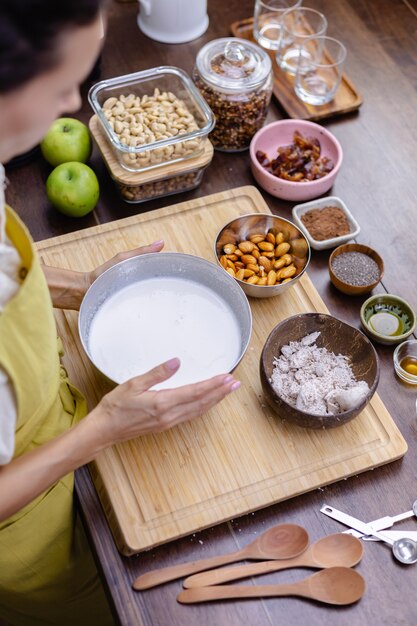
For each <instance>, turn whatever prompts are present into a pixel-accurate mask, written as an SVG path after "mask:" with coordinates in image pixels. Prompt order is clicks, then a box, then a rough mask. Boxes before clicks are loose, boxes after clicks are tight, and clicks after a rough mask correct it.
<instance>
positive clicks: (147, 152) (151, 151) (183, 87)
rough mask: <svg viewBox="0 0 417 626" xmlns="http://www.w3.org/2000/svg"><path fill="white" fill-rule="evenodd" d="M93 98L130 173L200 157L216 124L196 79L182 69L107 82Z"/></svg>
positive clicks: (93, 91) (160, 69) (92, 91)
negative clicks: (196, 84) (194, 80)
mask: <svg viewBox="0 0 417 626" xmlns="http://www.w3.org/2000/svg"><path fill="white" fill-rule="evenodd" d="M88 99H89V102H90V104H91V106H92V108H93V110H94V112H95V113H96V115H97V118H98V121H99V123H100V125H101V128H102V130H103V131H104V133H105V135H106V137H107V139H108V142H109V145H110V147H111V149H112V150H113V152H114V155H115V156H116V158H117V159H118V161H119V163H120V165H121V166H122V167H123V169H124V170H127V171H129V172H144V171H147V170H153V169H158V168H163V167H165V165H168V164H171V163H179V162H182V161H186V160H192V159H194V158H198V157H199V156H200V155H202V154H203V151H204V146H205V141H206V140H207V137H208V134H209V132H210V131H211V130H212V128H213V126H214V122H215V120H214V116H213V113H212V112H211V110H210V108H209V106H208V105H207V103H206V102H205V100H204V99H203V98H202V96H201V94H200V92H199V91H198V89H197V88H196V86H195V85H194V83H193V81H192V80H191V78H190V77H189V76H188V74H186V72H184V71H183V70H181V69H180V68H177V67H171V66H159V67H155V68H151V69H148V70H143V71H141V72H135V73H133V74H127V75H125V76H117V77H115V78H111V79H108V80H104V81H101V82H99V83H97V84H95V85H93V87H92V88H91V89H90V91H89V94H88ZM189 169H191V167H190V168H189Z"/></svg>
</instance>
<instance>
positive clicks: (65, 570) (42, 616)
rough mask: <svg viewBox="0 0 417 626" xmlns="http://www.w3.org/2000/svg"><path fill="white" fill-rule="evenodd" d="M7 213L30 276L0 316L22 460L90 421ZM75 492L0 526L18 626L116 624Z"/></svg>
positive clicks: (3, 566) (3, 569) (0, 586)
mask: <svg viewBox="0 0 417 626" xmlns="http://www.w3.org/2000/svg"><path fill="white" fill-rule="evenodd" d="M6 211H7V223H6V232H7V234H8V236H9V238H10V240H11V241H12V242H13V244H14V245H15V247H16V248H17V250H18V252H19V254H20V257H21V260H22V266H23V272H24V273H26V272H27V274H26V277H25V279H24V281H23V283H22V285H21V287H20V289H19V291H18V293H17V295H16V296H15V297H14V298H12V300H11V301H10V302H9V303H8V304H7V305H6V306H5V308H4V311H3V313H2V314H0V365H1V367H2V368H3V369H4V370H5V371H6V372H7V373H8V375H9V377H10V380H11V381H12V384H13V387H14V391H15V396H16V401H17V425H16V438H15V456H20V455H22V454H24V453H25V452H27V451H29V450H31V449H32V448H35V447H37V446H40V445H42V444H43V443H45V442H47V441H49V440H50V439H52V438H53V437H55V436H57V435H59V434H60V433H62V432H64V431H65V430H67V429H68V428H70V426H71V425H72V424H74V423H75V422H76V421H77V420H79V419H81V418H82V417H84V416H85V414H86V404H85V400H84V399H83V397H82V396H81V394H80V393H79V392H78V391H77V390H76V389H75V388H74V387H72V386H71V385H70V384H69V383H68V381H67V379H66V373H65V370H64V369H63V368H62V367H61V366H60V361H59V354H58V348H57V337H56V327H55V321H54V316H53V310H52V305H51V299H50V295H49V290H48V286H47V284H46V280H45V277H44V275H43V272H42V269H41V266H40V263H39V260H38V257H37V254H36V252H35V250H34V247H33V244H32V241H31V238H30V235H29V234H28V232H27V230H26V228H25V227H24V225H23V224H22V223H21V222H20V220H19V219H18V217H17V216H16V215H15V214H14V213H13V212H12V211H11V210H10V209H6ZM28 480H30V476H28ZM73 488H74V475H73V474H72V473H71V474H68V475H67V476H64V478H62V479H61V480H60V481H58V482H57V483H56V484H55V485H53V486H52V487H51V488H50V489H48V490H47V491H46V492H45V493H43V494H41V495H40V496H39V497H37V498H36V499H35V500H33V501H32V502H31V503H30V504H28V505H27V506H26V507H24V508H23V509H22V510H20V511H18V512H17V513H16V514H15V515H13V516H12V517H10V518H9V519H7V520H5V521H4V522H2V523H0V617H2V618H3V619H6V620H7V621H10V622H11V624H13V626H46V625H47V624H48V625H54V626H66V625H68V626H74V625H75V626H84V625H85V626H96V625H97V626H106V625H110V624H114V622H113V620H112V618H111V615H110V610H109V608H108V605H107V602H106V600H105V596H104V593H103V590H102V587H101V585H100V581H99V579H98V576H97V571H96V568H95V565H94V562H93V559H92V556H91V552H90V550H89V548H88V544H87V540H86V538H85V535H84V533H83V530H82V526H81V523H80V522H79V519H78V517H77V514H76V511H75V510H74V502H73Z"/></svg>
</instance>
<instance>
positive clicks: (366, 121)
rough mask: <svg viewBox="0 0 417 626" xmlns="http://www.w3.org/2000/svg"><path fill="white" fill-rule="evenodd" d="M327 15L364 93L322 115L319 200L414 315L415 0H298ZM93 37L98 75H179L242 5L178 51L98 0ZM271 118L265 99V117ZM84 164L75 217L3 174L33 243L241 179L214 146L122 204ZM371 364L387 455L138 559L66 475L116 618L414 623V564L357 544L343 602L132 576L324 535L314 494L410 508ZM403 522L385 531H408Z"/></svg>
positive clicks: (233, 1)
mask: <svg viewBox="0 0 417 626" xmlns="http://www.w3.org/2000/svg"><path fill="white" fill-rule="evenodd" d="M308 6H311V7H313V8H315V9H318V10H320V11H322V12H323V13H324V14H325V15H326V17H327V19H328V22H329V27H328V34H329V35H331V36H334V37H336V38H338V39H340V40H342V41H343V42H344V43H345V44H346V46H347V49H348V58H347V66H346V73H347V74H348V76H349V77H350V78H351V79H352V81H353V82H354V84H355V86H356V87H357V89H358V90H359V92H360V93H361V94H363V97H364V103H363V105H362V106H361V108H360V109H359V112H358V113H352V114H348V115H345V116H342V117H339V118H337V119H331V120H328V121H325V125H326V127H327V128H328V129H329V130H330V131H331V132H333V133H334V134H335V135H336V136H337V138H338V139H339V141H340V143H341V144H342V146H343V151H344V162H343V165H342V168H341V171H340V172H339V175H338V178H337V180H336V183H335V185H334V187H333V189H332V190H331V192H330V193H331V194H332V195H337V196H339V197H341V198H342V199H343V200H344V201H345V202H346V204H347V206H348V207H349V209H350V211H351V212H352V213H353V215H354V216H355V218H356V219H357V220H358V222H359V223H360V226H361V233H360V236H359V238H358V241H359V242H360V243H364V244H366V245H369V246H370V247H372V248H374V249H376V250H377V251H378V252H379V253H380V254H381V256H382V257H383V259H384V264H385V274H384V278H383V281H382V284H381V285H379V286H378V288H377V289H376V290H375V291H376V292H388V293H394V294H396V295H398V296H401V297H403V298H405V299H406V300H408V302H409V303H410V304H411V305H412V306H413V308H414V309H415V310H416V309H417V289H416V279H415V271H414V268H415V267H416V263H417V254H416V243H415V227H414V224H415V222H416V218H417V210H416V207H417V188H416V184H415V180H416V157H415V155H416V152H417V135H416V132H415V129H416V128H417V106H416V98H417V94H416V89H417V39H416V36H415V33H416V30H417V0H338V1H337V2H335V1H334V0H333V1H332V0H309V2H308ZM108 7H109V23H108V34H107V41H106V44H105V47H104V50H103V55H102V62H101V78H102V79H104V78H107V77H113V76H117V75H121V74H126V73H129V72H134V71H138V70H141V69H146V68H149V67H155V66H157V65H162V64H166V65H176V66H179V67H181V68H183V69H184V70H186V71H187V72H191V71H192V68H193V64H194V60H195V57H196V54H197V52H198V50H199V49H200V48H201V47H202V46H203V45H204V44H205V43H206V42H208V41H210V40H211V39H214V38H218V37H226V36H228V35H229V32H230V24H231V23H232V22H234V21H238V20H243V19H245V18H247V17H248V16H250V15H251V13H252V11H253V0H229V2H222V1H220V0H208V12H209V17H210V25H209V28H208V30H207V32H206V33H205V34H204V35H203V36H202V37H201V38H200V39H197V40H196V41H193V42H189V43H187V44H183V45H175V46H174V45H172V46H170V45H166V44H159V43H157V42H154V41H152V40H150V39H148V38H147V37H145V36H144V35H142V33H141V32H140V31H139V30H138V27H137V23H136V15H137V10H138V8H137V3H136V2H132V3H126V4H121V3H120V4H119V3H116V2H111V1H110V2H109V4H108ZM86 90H87V87H86V86H84V87H83V90H82V95H83V107H82V110H81V111H80V112H79V114H77V117H79V119H81V120H83V121H84V122H88V120H89V119H90V117H91V113H92V111H91V109H90V107H89V105H88V102H87V99H86ZM283 116H285V114H284V112H283V110H282V109H281V108H280V106H279V104H278V103H277V102H276V101H275V100H274V99H273V101H272V103H271V106H270V109H269V114H268V118H267V122H271V121H274V120H276V119H280V118H282V117H283ZM91 164H92V166H93V168H94V170H95V171H96V173H97V175H98V177H99V180H100V188H101V196H100V201H99V203H98V206H97V208H96V210H95V211H94V212H93V213H92V214H91V215H89V216H87V217H85V218H81V219H70V218H65V217H64V216H62V215H60V214H58V213H57V212H56V211H54V209H53V208H52V207H51V206H50V205H49V204H48V201H47V198H46V194H45V189H44V183H45V180H46V177H47V175H48V174H49V171H50V168H49V166H48V165H47V164H46V163H45V162H44V161H43V160H42V159H41V157H40V156H38V157H37V158H35V159H34V160H33V161H32V162H31V163H30V164H28V165H26V166H23V167H21V168H19V169H16V170H11V169H8V170H7V175H8V178H9V181H10V183H9V186H8V188H7V192H6V194H7V199H8V201H9V203H10V204H11V205H12V206H13V207H14V208H15V209H16V210H17V211H18V212H19V214H20V215H21V216H22V218H23V219H24V221H25V222H26V224H27V225H28V227H29V228H30V230H31V233H32V235H33V237H34V238H35V240H38V241H39V240H41V239H46V238H48V237H52V236H56V235H62V234H66V233H69V232H72V231H76V230H79V229H81V228H86V227H89V226H94V225H97V224H102V223H106V222H111V221H113V220H116V219H119V218H122V217H127V216H131V215H135V214H138V213H144V212H147V211H150V210H153V209H157V208H160V207H163V206H168V205H170V204H172V203H173V202H176V201H177V199H178V202H179V201H182V200H191V199H193V198H199V197H202V196H206V195H208V194H211V193H214V192H217V191H224V190H226V189H230V188H231V187H237V186H239V185H248V184H253V178H252V176H251V173H250V166H249V159H248V155H247V153H240V154H224V153H221V152H215V155H214V158H213V162H212V163H211V165H210V167H209V168H208V169H207V172H206V174H205V177H204V179H203V182H202V184H201V186H200V187H199V188H197V189H195V190H194V191H191V192H188V193H185V194H182V195H179V196H177V199H174V198H173V197H172V196H171V197H168V198H163V199H160V200H154V201H151V202H147V203H144V204H141V205H128V204H126V203H124V202H123V201H122V200H121V199H120V198H119V196H118V194H117V191H116V188H115V186H114V183H113V181H112V180H111V179H110V177H109V176H108V173H107V170H106V167H105V165H104V163H103V162H102V160H101V158H100V155H99V153H98V151H97V150H96V149H95V150H94V152H93V156H92V160H91ZM263 195H264V197H265V199H266V201H267V203H268V205H269V207H270V208H271V210H272V211H273V213H277V214H280V215H283V216H284V217H287V218H289V219H291V208H292V204H291V203H289V202H283V201H281V200H278V199H276V198H273V197H272V196H269V195H268V194H265V193H263ZM329 254H330V251H322V252H313V258H312V261H311V264H310V268H309V276H310V278H311V280H312V282H313V284H314V286H315V287H316V289H317V290H318V292H319V294H320V296H321V297H322V298H323V300H324V302H325V304H326V306H327V308H328V309H329V310H330V312H331V313H332V314H333V315H336V316H337V317H340V318H341V319H343V320H344V321H346V322H348V323H350V324H352V325H354V326H356V327H357V328H359V327H360V323H359V310H360V307H361V304H362V302H363V301H364V299H365V296H363V297H357V298H352V297H349V296H345V295H343V294H341V293H340V292H338V291H337V290H336V289H335V288H334V287H333V286H332V285H331V283H330V281H329V275H328V270H327V263H328V259H329ZM375 347H376V349H377V351H378V355H379V357H380V361H381V378H380V383H379V387H378V393H379V395H380V397H381V399H382V400H383V402H384V404H385V406H386V407H387V409H388V411H389V412H390V414H391V415H392V417H393V419H394V420H395V422H396V424H397V425H398V427H399V429H400V431H401V433H402V435H403V436H404V438H405V440H406V441H407V443H408V446H409V450H408V453H407V454H406V455H405V456H404V458H403V459H402V460H401V461H396V462H394V463H390V464H388V465H384V466H382V467H379V468H377V469H375V470H374V471H369V472H365V473H362V474H360V475H358V476H356V475H355V476H352V477H351V478H349V479H347V480H346V481H339V482H337V483H335V484H333V485H331V486H327V487H324V488H321V489H322V491H321V490H317V491H312V492H309V493H306V494H304V495H302V496H299V497H296V498H292V499H291V500H286V501H283V502H281V503H279V504H276V505H273V506H270V507H268V508H265V509H262V510H261V511H258V512H255V513H254V514H253V515H252V514H249V515H246V516H243V517H241V518H239V519H235V520H234V521H231V522H229V523H227V524H221V525H219V526H216V527H214V528H212V529H207V530H205V531H203V532H200V533H196V534H195V536H193V535H191V536H188V537H184V538H182V539H178V540H176V541H173V542H171V543H169V544H165V545H164V546H161V547H160V548H156V549H153V550H149V551H147V552H143V553H141V554H140V556H138V557H122V556H120V554H119V553H118V551H117V548H116V546H115V543H114V541H113V537H112V534H111V532H110V530H109V527H108V524H107V521H106V517H105V515H104V513H103V510H102V507H101V505H100V501H99V499H98V497H97V493H96V490H95V488H94V485H93V483H92V481H91V479H90V476H89V472H88V470H87V469H83V470H80V471H79V472H77V476H76V480H77V492H78V498H79V502H80V511H81V513H82V515H83V517H84V520H85V526H86V529H87V532H88V534H89V537H90V540H91V545H92V547H93V550H94V552H95V555H96V560H97V564H98V567H99V569H100V572H101V574H102V577H103V581H104V582H105V587H106V590H107V593H108V597H109V599H110V601H111V603H112V607H113V611H114V616H115V621H116V623H118V624H123V625H124V626H138V625H140V626H196V625H198V626H219V625H221V626H223V625H225V624H227V626H246V625H247V624H250V625H251V626H272V625H274V626H277V625H281V624H282V625H284V624H285V626H300V624H304V623H308V624H309V626H333V625H334V624H335V623H337V625H338V626H391V625H392V624H395V625H399V626H414V625H415V623H416V615H417V610H416V601H415V586H416V571H417V570H416V569H415V567H408V568H405V567H402V566H401V565H400V564H398V563H396V562H395V561H394V559H393V558H392V555H391V552H390V550H389V549H388V548H386V547H385V546H382V545H380V544H378V543H371V545H369V542H368V543H367V545H366V546H365V555H364V558H363V560H362V561H361V563H360V564H359V565H358V571H360V573H361V574H362V575H363V576H364V578H365V580H366V586H367V590H366V592H365V595H364V597H363V598H362V600H361V601H360V602H359V603H358V604H357V605H354V606H351V607H346V608H343V609H341V608H331V607H324V606H319V605H318V604H312V603H311V602H307V601H305V600H301V599H295V598H288V599H279V600H273V599H270V600H247V601H245V602H239V601H236V602H216V603H210V604H209V605H206V606H204V605H201V606H199V605H195V606H188V607H185V606H180V605H179V604H177V602H176V601H175V597H176V595H177V594H178V593H179V591H180V589H181V584H180V582H173V583H170V584H168V585H165V586H163V587H159V588H156V589H153V590H149V591H147V592H143V593H135V592H133V591H132V589H131V583H132V581H133V580H134V579H135V578H136V577H137V576H138V575H140V574H142V573H144V572H146V571H148V570H149V569H153V568H155V567H164V566H166V565H174V564H176V563H182V562H183V561H186V560H193V559H199V558H205V557H209V556H214V555H216V554H220V553H225V552H231V551H233V550H236V549H238V548H241V547H243V546H244V545H246V544H247V543H249V542H250V541H251V540H252V539H254V538H255V537H256V536H257V535H258V534H259V533H260V532H262V531H263V530H265V529H266V528H268V527H270V526H273V525H275V524H279V523H296V524H301V525H303V526H305V527H306V528H307V530H308V532H309V534H310V539H311V541H315V540H316V539H318V538H319V537H322V536H323V535H327V534H330V533H334V532H338V531H340V530H341V529H342V526H341V525H340V524H338V523H337V522H335V521H334V520H331V519H329V518H327V517H326V516H324V515H322V514H321V513H320V512H319V509H320V506H321V505H322V504H323V502H324V501H326V502H327V504H329V505H332V506H335V507H337V508H339V509H341V510H344V511H346V512H347V513H350V514H352V515H354V516H356V517H359V518H360V519H362V520H364V521H369V520H372V519H376V518H378V517H381V516H383V515H395V514H396V513H400V512H402V511H407V510H409V509H410V507H411V504H412V502H413V501H414V500H415V498H416V497H417V488H416V457H417V419H416V409H415V403H416V389H415V388H412V387H409V386H407V385H405V384H403V383H401V382H400V381H399V380H398V378H397V377H396V376H395V373H394V369H393V364H392V353H393V348H391V347H389V346H381V345H378V344H375ZM415 524H416V522H415V521H413V520H408V521H404V522H402V523H401V525H400V524H398V525H397V527H396V528H397V529H398V528H416V526H415ZM305 575H306V571H305V570H304V571H295V570H294V571H293V570H291V571H286V572H283V573H275V574H271V575H268V576H266V577H264V578H263V579H262V580H260V581H259V582H265V583H279V582H292V581H294V580H297V579H300V578H301V577H303V576H305Z"/></svg>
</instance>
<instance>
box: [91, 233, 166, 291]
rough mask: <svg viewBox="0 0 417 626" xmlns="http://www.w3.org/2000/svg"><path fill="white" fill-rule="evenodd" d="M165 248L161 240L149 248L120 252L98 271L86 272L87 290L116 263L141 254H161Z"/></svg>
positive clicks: (97, 268)
mask: <svg viewBox="0 0 417 626" xmlns="http://www.w3.org/2000/svg"><path fill="white" fill-rule="evenodd" d="M163 247H164V241H163V240H162V239H160V240H159V241H154V242H153V243H151V244H149V245H147V246H140V247H139V248H134V249H133V250H128V251H127V252H119V253H118V254H116V255H115V256H114V257H112V258H111V259H109V260H108V261H106V262H105V263H103V264H102V265H99V266H98V267H96V269H94V270H92V271H91V272H86V281H87V289H88V287H89V286H90V285H91V284H92V283H93V282H94V281H95V280H96V278H98V277H99V276H100V274H102V273H103V272H105V271H106V270H108V269H109V267H112V266H113V265H116V263H120V261H125V260H126V259H131V258H132V257H135V256H140V255H141V254H149V253H150V252H160V251H161V250H162V248H163Z"/></svg>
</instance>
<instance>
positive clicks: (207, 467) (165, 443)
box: [38, 187, 407, 555]
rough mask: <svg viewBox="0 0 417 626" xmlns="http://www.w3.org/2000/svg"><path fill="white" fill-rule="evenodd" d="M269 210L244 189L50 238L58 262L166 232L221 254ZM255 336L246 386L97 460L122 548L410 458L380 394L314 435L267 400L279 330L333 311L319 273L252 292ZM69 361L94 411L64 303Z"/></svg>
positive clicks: (92, 383)
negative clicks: (271, 340)
mask: <svg viewBox="0 0 417 626" xmlns="http://www.w3.org/2000/svg"><path fill="white" fill-rule="evenodd" d="M253 212H260V213H265V212H269V209H268V207H267V205H266V203H265V201H264V200H263V198H262V196H261V194H260V193H259V192H258V191H257V189H255V188H254V187H241V188H238V189H232V190H229V191H225V192H222V193H218V194H215V195H212V196H207V197H205V198H199V199H196V200H192V201H189V202H183V203H181V204H176V205H173V206H171V207H167V208H164V209H159V210H157V211H152V212H149V213H145V214H142V215H137V216H134V217H129V218H127V219H123V220H120V221H117V222H111V223H109V224H104V225H101V226H97V227H94V228H90V229H86V230H83V231H79V232H75V233H71V234H68V235H64V236H61V237H56V238H54V239H49V240H46V241H43V242H40V243H39V244H38V249H39V251H40V254H41V257H42V259H43V260H44V261H45V262H46V263H49V264H52V265H56V266H60V267H70V268H72V269H75V270H88V269H91V268H93V267H95V266H96V265H97V264H99V263H101V262H103V261H105V260H106V259H108V258H109V257H111V256H113V255H114V254H116V253H117V252H118V251H120V250H123V249H130V248H133V247H135V246H138V245H140V244H142V243H148V242H151V241H154V240H156V239H160V238H161V237H163V238H164V239H165V241H166V245H165V249H166V250H167V251H179V252H188V253H191V254H197V255H200V256H202V257H205V258H207V259H209V260H214V252H213V242H214V239H215V237H216V234H217V232H218V230H219V229H220V228H221V227H222V226H223V225H224V224H225V223H226V222H227V221H229V220H231V219H233V218H235V217H237V216H238V215H244V214H245V213H253ZM250 304H251V307H252V313H253V333H252V339H251V342H250V345H249V348H248V350H247V353H246V355H245V357H244V358H243V360H242V362H241V364H240V365H239V367H238V368H237V370H236V372H235V375H236V377H237V378H238V379H240V380H241V381H242V387H241V388H240V389H239V390H238V391H237V392H235V393H234V394H232V395H231V396H230V397H228V398H226V399H225V400H224V401H223V402H222V403H221V405H219V406H218V407H216V408H215V409H213V410H212V411H210V412H209V413H208V414H206V415H204V416H203V417H201V418H199V419H197V420H195V421H193V422H191V423H187V424H183V425H181V426H178V427H176V428H174V429H172V430H171V431H168V432H165V433H159V434H156V435H148V436H145V437H142V438H139V439H136V440H134V441H131V442H129V443H125V444H122V445H118V446H115V447H113V448H111V449H108V450H106V451H105V452H103V453H102V454H101V455H100V456H99V457H98V458H97V459H96V460H95V461H94V462H93V463H91V465H90V470H91V474H92V476H93V479H94V482H95V485H96V487H97V491H98V493H99V495H100V498H101V501H102V504H103V507H104V510H105V512H106V515H107V517H108V521H109V524H110V527H111V529H112V532H113V535H114V538H115V541H116V543H117V546H118V548H119V550H120V551H121V552H122V553H123V554H126V555H129V554H133V553H136V552H139V551H141V550H145V549H147V548H150V547H152V546H155V545H158V544H161V543H164V542H167V541H170V540H172V539H175V538H177V537H181V536H183V535H186V534H189V533H191V532H195V531H197V530H200V529H202V528H204V527H207V526H212V525H213V524H218V523H220V522H223V521H224V520H227V519H230V518H233V517H236V516H238V515H243V514H244V513H248V512H249V511H253V510H255V509H259V508H262V507H265V506H268V505H269V504H272V503H274V502H279V501H281V500H285V499H287V498H291V497H293V496H296V495H298V494H301V493H304V492H307V491H309V490H312V489H316V488H317V487H320V486H322V485H326V484H329V483H332V482H335V481H337V480H340V479H342V478H345V477H347V476H350V475H352V474H357V473H358V472H362V471H364V470H367V469H369V468H373V467H375V466H377V465H382V464H383V463H388V462H390V461H393V460H394V459H398V458H400V457H401V456H403V455H404V454H405V452H406V450H407V445H406V443H405V441H404V439H403V438H402V436H401V434H400V432H399V430H398V429H397V427H396V425H395V424H394V422H393V420H392V418H391V416H390V415H389V413H388V411H387V409H386V408H385V406H384V405H383V403H382V402H381V400H380V399H379V397H378V396H377V395H375V396H374V398H373V399H372V401H371V403H370V404H369V405H368V407H367V408H366V409H365V410H364V411H363V413H361V415H360V416H358V417H357V418H356V419H355V420H353V421H352V422H349V423H348V424H346V425H344V426H342V427H340V428H336V429H332V430H328V431H310V430H305V429H302V428H299V427H297V426H293V425H291V424H288V423H282V422H281V421H280V420H279V418H278V417H277V416H276V415H275V414H274V413H273V412H272V411H271V410H270V409H269V408H268V407H267V406H265V403H264V401H263V398H262V391H261V385H260V379H259V374H258V367H259V357H260V353H261V349H262V346H263V344H264V342H265V339H266V337H267V335H268V334H269V332H270V331H271V329H272V328H273V327H274V326H275V325H276V324H278V323H279V322H280V321H281V320H283V319H284V318H286V317H288V316H290V315H294V314H295V313H301V312H307V311H321V312H327V309H326V307H325V305H324V303H323V301H322V300H321V299H320V297H319V295H318V293H317V291H316V290H315V288H314V286H313V285H312V283H311V282H310V280H309V278H308V276H306V275H305V276H303V278H302V279H301V280H300V281H299V282H298V283H297V284H296V285H294V287H293V288H292V289H290V290H288V291H287V292H285V294H283V295H282V296H277V297H274V298H269V299H252V300H251V301H250ZM56 319H57V324H58V331H59V334H60V336H61V337H62V339H63V343H64V346H65V347H66V356H65V357H64V365H65V366H66V368H67V369H68V372H69V374H70V378H71V380H72V381H73V382H74V384H76V385H77V386H78V387H79V388H80V389H81V390H82V391H83V392H84V393H85V395H86V397H87V399H88V403H89V407H90V408H92V407H93V406H94V405H95V404H96V403H97V402H98V400H99V399H100V397H101V396H102V395H103V394H104V393H105V391H106V385H105V383H104V382H103V380H102V379H101V378H100V377H99V375H98V374H97V373H95V372H94V371H93V368H92V367H91V366H90V364H89V362H88V360H87V357H86V356H85V354H84V352H83V350H82V347H81V345H80V342H79V339H78V329H77V314H76V313H74V312H71V311H65V312H62V311H57V312H56Z"/></svg>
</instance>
